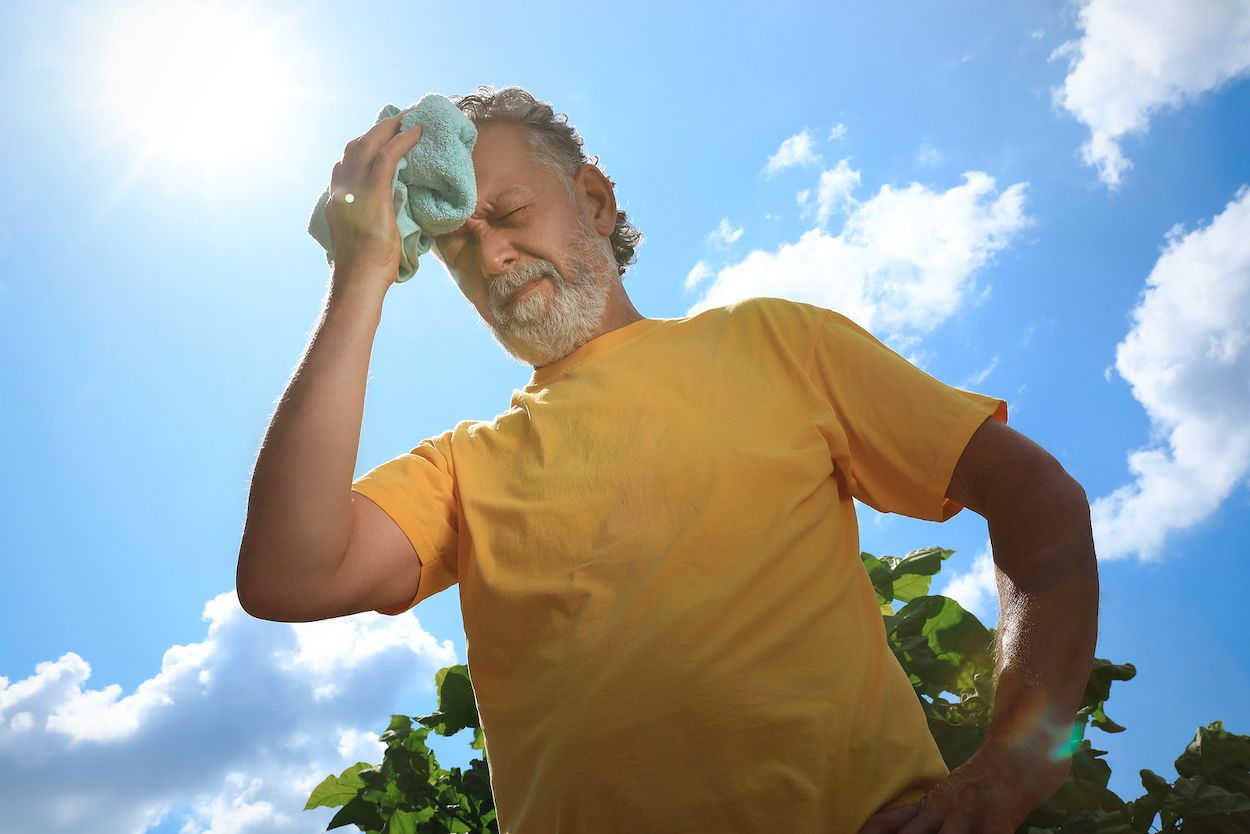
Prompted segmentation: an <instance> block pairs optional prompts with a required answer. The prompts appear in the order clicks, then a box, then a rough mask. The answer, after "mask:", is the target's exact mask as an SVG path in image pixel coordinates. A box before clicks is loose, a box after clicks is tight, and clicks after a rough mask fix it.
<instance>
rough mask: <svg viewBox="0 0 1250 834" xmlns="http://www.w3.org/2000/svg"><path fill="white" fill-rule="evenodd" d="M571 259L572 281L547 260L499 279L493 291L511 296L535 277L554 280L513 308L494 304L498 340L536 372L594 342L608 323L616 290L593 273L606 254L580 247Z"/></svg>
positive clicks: (492, 302)
mask: <svg viewBox="0 0 1250 834" xmlns="http://www.w3.org/2000/svg"><path fill="white" fill-rule="evenodd" d="M585 243H587V244H588V243H589V242H588V241H585ZM592 258H593V259H594V260H591V259H592ZM570 260H571V261H572V264H573V272H574V275H572V276H570V278H566V277H565V276H563V275H561V274H560V272H559V270H557V269H556V268H555V266H554V265H553V264H552V263H551V262H550V261H546V260H543V261H538V262H535V263H532V264H527V265H526V266H524V267H520V268H518V269H517V270H516V271H515V272H513V273H511V274H510V275H508V276H506V277H505V278H501V279H499V281H498V285H497V286H498V289H497V290H496V288H494V287H492V290H491V292H492V296H493V295H495V293H496V292H497V293H498V295H500V296H506V295H507V294H508V293H509V292H511V291H512V289H514V288H516V287H520V286H523V285H525V284H526V283H528V282H529V280H530V279H531V278H533V277H535V276H545V279H546V280H548V281H550V282H551V286H550V287H549V288H543V287H537V288H534V289H533V290H531V291H530V293H529V294H528V295H527V296H526V297H525V298H523V299H521V300H520V301H518V302H516V304H514V305H513V306H512V308H511V309H509V310H502V309H500V307H499V304H498V303H497V302H496V301H495V300H494V298H492V300H491V304H492V306H493V308H494V310H495V324H494V325H493V326H492V327H491V330H492V331H493V333H494V335H495V339H496V340H497V341H498V342H499V344H500V345H501V346H502V347H503V349H504V350H506V351H507V352H508V353H509V354H511V355H512V356H514V357H516V358H517V359H519V360H521V361H522V362H525V363H527V364H530V365H533V366H534V367H535V368H541V367H542V366H544V365H550V364H551V363H552V362H555V361H556V360H558V359H563V358H564V357H565V356H568V355H569V354H570V353H572V352H573V351H574V350H576V349H577V348H579V347H581V346H582V345H584V344H585V343H586V342H588V341H590V338H591V336H592V335H594V333H595V331H596V330H598V329H599V326H600V325H601V324H602V323H603V312H604V310H606V309H607V305H608V295H609V294H610V293H611V287H610V285H609V284H607V283H606V282H605V281H604V280H603V279H602V278H601V277H600V276H599V275H598V274H597V273H596V272H595V270H594V264H595V262H596V261H601V260H602V253H601V252H599V251H596V250H594V249H593V248H591V247H590V246H589V245H579V246H578V247H577V251H575V252H574V254H573V257H572V258H571V259H570ZM539 280H543V279H542V278H540V279H539Z"/></svg>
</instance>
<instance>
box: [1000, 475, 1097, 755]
mask: <svg viewBox="0 0 1250 834" xmlns="http://www.w3.org/2000/svg"><path fill="white" fill-rule="evenodd" d="M986 509H987V512H986V518H987V520H988V521H989V530H990V542H991V544H992V546H993V550H994V564H995V568H996V573H997V576H998V594H999V602H1000V605H999V607H1000V616H999V624H998V645H997V652H996V654H997V658H996V663H995V669H996V672H997V676H996V677H997V684H996V687H995V695H994V711H993V719H992V721H991V723H990V727H989V736H988V738H987V740H986V744H987V745H999V746H1001V747H1004V748H1006V749H1011V750H1016V751H1020V752H1031V753H1036V754H1039V755H1045V756H1047V757H1049V758H1050V759H1052V760H1057V759H1059V758H1062V757H1063V755H1066V754H1067V751H1066V750H1065V749H1064V744H1063V743H1064V742H1065V741H1066V740H1067V739H1068V738H1069V736H1070V734H1071V731H1072V727H1073V722H1074V720H1075V717H1076V712H1077V710H1078V709H1079V708H1080V705H1081V697H1082V695H1083V693H1084V691H1085V685H1086V683H1087V682H1088V680H1089V674H1090V669H1091V667H1092V663H1093V656H1094V648H1095V645H1096V644H1097V641H1098V563H1097V557H1096V555H1095V553H1094V540H1093V532H1092V529H1091V525H1090V515H1089V503H1088V500H1087V499H1086V496H1085V494H1084V491H1083V490H1082V489H1081V488H1080V486H1079V484H1077V483H1076V482H1075V481H1073V480H1072V479H1070V478H1069V477H1068V476H1067V475H1066V473H1063V471H1062V470H1058V471H1053V472H1052V471H1049V470H1048V471H1047V472H1046V473H1045V474H1041V475H1034V476H1033V477H1026V476H1022V477H1021V478H1020V479H1018V480H1017V482H1016V484H1015V485H1014V488H1013V489H1010V490H1004V491H1003V492H1001V493H999V494H998V495H997V496H994V497H993V498H992V499H991V500H990V501H989V503H987V508H986Z"/></svg>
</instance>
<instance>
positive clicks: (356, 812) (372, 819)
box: [326, 796, 386, 831]
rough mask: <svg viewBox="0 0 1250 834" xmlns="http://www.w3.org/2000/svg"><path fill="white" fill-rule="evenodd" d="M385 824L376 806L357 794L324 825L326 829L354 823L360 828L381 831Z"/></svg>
mask: <svg viewBox="0 0 1250 834" xmlns="http://www.w3.org/2000/svg"><path fill="white" fill-rule="evenodd" d="M385 824H386V820H384V819H382V817H381V816H380V815H379V814H378V811H377V808H375V807H374V806H373V804H372V803H370V802H368V801H367V800H366V799H365V798H364V797H362V796H357V797H356V798H355V799H353V800H352V801H351V802H349V803H347V804H346V805H344V806H343V807H342V808H340V809H339V812H338V813H337V814H335V815H334V819H332V820H330V824H329V825H327V826H326V831H329V830H330V829H332V828H341V827H342V826H344V825H355V826H356V827H358V828H360V829H361V830H364V831H368V830H369V829H373V830H374V831H381V830H382V826H383V825H385Z"/></svg>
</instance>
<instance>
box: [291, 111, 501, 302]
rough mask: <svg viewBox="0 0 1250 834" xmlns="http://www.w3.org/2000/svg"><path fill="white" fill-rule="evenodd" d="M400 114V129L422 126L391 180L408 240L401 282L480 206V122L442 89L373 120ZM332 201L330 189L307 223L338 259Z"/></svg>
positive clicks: (402, 232) (328, 258)
mask: <svg viewBox="0 0 1250 834" xmlns="http://www.w3.org/2000/svg"><path fill="white" fill-rule="evenodd" d="M401 112H402V113H403V114H404V115H403V118H401V119H400V120H399V124H400V127H401V128H402V129H404V130H407V129H408V128H410V127H412V126H413V125H415V124H420V125H421V138H420V139H418V140H417V144H415V145H413V146H412V149H411V150H409V151H408V152H407V153H406V154H404V155H403V156H402V157H400V159H399V163H398V165H396V166H395V176H394V177H393V178H392V180H391V197H392V199H393V201H394V202H393V205H394V207H395V221H396V222H397V223H398V225H399V236H400V238H401V239H402V240H403V253H402V254H401V255H400V260H399V276H398V277H397V278H396V279H395V282H396V283H398V284H402V283H403V282H404V281H407V280H408V279H409V278H411V277H412V276H413V275H415V274H416V272H417V266H418V264H417V258H418V256H420V255H424V254H425V253H426V252H428V251H430V246H431V245H433V243H434V236H435V235H442V234H446V233H447V232H454V231H455V230H456V229H459V228H460V227H461V226H463V225H464V223H465V221H466V220H468V219H469V215H471V214H473V209H474V208H475V207H476V206H477V178H476V177H475V176H474V174H473V146H474V145H475V144H477V125H475V124H473V122H472V121H471V120H470V119H469V117H468V116H466V115H465V114H464V113H463V112H461V110H460V108H458V107H456V104H455V102H453V101H452V100H451V99H449V98H448V97H447V96H444V95H439V94H438V93H427V94H426V95H424V96H422V98H421V100H420V101H419V102H417V103H416V104H414V105H411V106H410V107H409V108H408V109H407V110H404V111H401V110H400V109H399V108H398V107H395V106H394V105H392V104H388V105H386V106H385V107H383V108H382V112H380V113H379V114H378V117H377V119H375V120H374V124H377V123H378V122H380V121H382V120H383V119H388V118H390V117H391V116H395V115H397V114H399V113H401ZM329 202H330V189H328V188H327V189H326V190H325V191H323V192H322V193H321V197H320V198H319V199H318V200H317V205H316V206H315V207H313V212H312V217H311V218H310V219H309V221H308V233H309V234H310V235H312V236H313V238H314V239H315V240H316V241H317V242H318V243H320V244H321V246H322V247H323V248H324V249H325V250H326V263H332V262H333V261H334V244H333V242H332V241H331V240H330V227H329V226H328V225H327V224H326V214H325V209H326V204H327V203H329Z"/></svg>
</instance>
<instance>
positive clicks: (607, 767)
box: [238, 88, 1098, 834]
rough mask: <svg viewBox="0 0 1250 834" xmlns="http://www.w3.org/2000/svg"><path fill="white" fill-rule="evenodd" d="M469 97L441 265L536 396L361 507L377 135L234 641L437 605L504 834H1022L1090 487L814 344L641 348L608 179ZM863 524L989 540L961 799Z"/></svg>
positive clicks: (543, 135)
mask: <svg viewBox="0 0 1250 834" xmlns="http://www.w3.org/2000/svg"><path fill="white" fill-rule="evenodd" d="M482 89H483V90H485V92H484V93H483V94H482V95H478V96H466V97H464V98H462V99H461V100H459V101H457V104H458V106H460V107H461V109H462V110H463V111H464V112H466V114H468V115H469V116H470V117H471V118H473V120H474V121H475V123H476V124H477V126H478V130H479V134H478V140H477V144H476V146H475V147H474V150H473V164H474V170H475V176H476V178H477V189H478V196H479V204H478V206H477V208H476V211H475V212H474V213H473V215H472V216H471V217H470V218H469V220H468V221H467V222H466V223H465V224H464V225H463V226H462V227H461V228H460V229H458V230H456V231H454V232H452V233H450V234H447V235H443V236H440V237H439V238H437V239H436V241H435V252H436V254H437V256H438V258H439V259H440V260H441V261H442V262H443V263H444V264H445V265H446V267H447V269H448V271H449V273H450V274H451V276H452V277H453V278H454V279H455V281H456V282H457V284H458V286H459V287H460V290H461V292H462V293H463V294H464V295H465V297H466V299H468V301H469V302H470V303H471V304H472V305H473V306H474V307H475V308H476V309H477V311H478V313H479V314H480V315H481V317H482V319H483V321H484V322H485V323H486V324H487V325H488V326H489V327H490V329H491V331H492V332H493V333H494V335H495V337H496V338H497V339H498V340H499V342H500V344H501V345H502V346H503V347H504V348H505V349H506V350H507V351H508V352H509V353H510V354H512V355H513V356H515V357H517V358H518V359H520V360H522V361H524V362H527V363H529V364H531V365H533V366H534V373H533V376H532V377H531V381H530V383H529V384H527V385H526V386H525V388H524V389H523V390H519V391H514V392H513V395H512V401H511V407H510V408H509V409H508V410H506V411H505V412H503V413H502V414H500V415H499V416H498V417H496V418H495V419H493V420H491V421H489V422H487V421H467V420H466V421H463V422H461V423H459V424H458V425H457V426H455V427H454V428H453V429H449V430H447V431H445V432H443V433H442V434H440V435H438V436H435V437H431V438H427V439H425V440H423V441H421V443H420V444H418V445H417V446H416V447H415V448H413V449H412V450H411V451H410V452H407V453H404V454H402V455H399V456H397V457H395V458H393V459H392V460H389V461H387V462H385V463H382V464H381V465H379V466H376V467H374V468H373V469H372V470H370V471H369V472H367V473H365V474H364V475H362V476H361V477H359V478H357V479H355V480H352V472H353V467H354V463H355V455H356V452H357V446H358V443H359V432H360V422H361V416H362V411H363V399H364V388H365V376H366V373H367V369H368V359H369V352H370V349H371V347H372V338H373V334H374V331H375V329H376V326H377V323H378V321H379V320H380V311H381V304H382V298H383V296H384V295H385V292H386V289H387V288H388V287H389V286H390V284H391V282H392V281H393V279H394V276H395V274H396V270H397V267H398V262H399V248H398V238H397V234H396V230H395V229H394V215H393V214H388V210H387V207H388V206H389V204H390V200H389V181H390V176H391V173H392V172H393V171H394V167H395V164H396V161H397V160H398V158H399V156H400V155H402V154H403V153H404V152H405V151H406V150H407V149H408V148H410V147H412V144H413V142H415V141H417V140H418V139H419V137H414V136H410V135H406V134H403V133H399V134H397V133H396V131H397V129H398V117H396V118H394V119H390V120H383V121H382V122H379V123H378V124H377V125H376V126H375V127H374V128H373V129H371V130H370V131H369V132H368V133H366V134H365V135H363V136H362V137H361V138H360V139H358V140H355V141H354V142H352V143H349V145H348V147H347V149H345V152H344V160H343V162H341V163H339V164H338V165H336V166H335V170H334V175H333V177H332V180H331V194H332V195H333V199H332V201H331V204H330V209H328V210H327V215H328V219H329V222H330V226H331V231H332V234H335V235H336V239H335V251H336V253H337V255H338V258H337V260H336V263H335V265H334V270H333V276H332V279H331V284H330V292H329V296H328V298H327V303H326V311H325V314H324V316H323V318H322V320H321V322H320V323H319V326H318V330H317V332H316V333H315V335H314V338H313V340H312V342H311V344H310V347H309V350H308V353H307V355H306V357H305V361H304V363H303V364H302V365H301V368H300V370H299V372H298V373H297V375H296V377H295V378H294V380H293V381H292V383H291V385H290V387H289V389H288V391H287V395H286V397H284V399H283V401H282V402H281V403H280V405H279V408H278V411H277V413H276V414H275V416H274V420H273V424H272V425H271V427H270V432H269V435H268V437H267V438H266V442H265V446H264V448H263V449H262V452H261V455H260V458H259V460H258V463H257V467H256V472H255V474H254V476H253V486H252V493H251V496H250V500H249V508H248V521H247V526H246V529H245V531H244V540H243V545H242V547H241V549H240V557H239V573H238V592H239V598H240V601H241V603H242V604H243V605H244V607H245V608H246V610H247V611H249V612H250V613H252V614H253V615H254V616H257V617H263V618H266V619H271V620H280V621H307V620H314V619H323V618H327V617H334V616H342V615H346V614H352V613H357V612H361V611H368V610H376V611H379V612H382V613H386V614H399V613H402V612H404V611H406V610H408V609H409V608H411V607H412V606H414V605H416V604H417V603H419V602H420V601H421V600H423V599H425V598H427V597H429V596H431V595H433V594H435V593H437V592H439V591H441V590H444V589H446V588H448V587H450V586H451V585H452V584H454V583H459V586H460V589H459V593H460V601H461V607H462V610H463V614H464V622H465V637H466V646H467V649H468V664H469V670H470V675H471V677H472V680H473V686H474V691H475V694H476V697H477V703H478V709H479V713H480V716H481V719H482V726H483V730H484V732H485V738H486V743H487V757H488V761H489V764H490V769H491V779H492V790H493V793H494V798H495V802H496V808H497V811H498V818H499V823H500V831H501V832H504V834H539V833H540V832H597V833H599V834H605V833H606V834H611V832H618V831H620V832H626V831H628V832H660V831H664V832H695V831H717V832H742V833H743V834H747V833H748V832H750V833H751V834H756V832H772V831H795V832H822V833H823V832H856V831H860V830H861V829H862V830H864V831H869V832H894V831H902V832H904V834H923V833H924V832H938V831H939V830H940V831H941V832H943V834H951V832H993V834H999V832H1002V834H1006V832H1011V831H1013V830H1014V829H1015V827H1016V826H1017V825H1018V824H1019V822H1020V821H1021V820H1023V819H1024V817H1025V816H1026V815H1027V814H1028V812H1029V811H1030V810H1031V809H1032V808H1034V807H1036V805H1038V804H1040V803H1041V802H1043V801H1045V800H1046V799H1047V798H1049V797H1050V796H1051V795H1052V794H1053V793H1054V791H1055V790H1056V789H1057V788H1058V787H1059V785H1060V784H1061V783H1062V781H1063V779H1064V778H1065V776H1066V773H1067V771H1068V768H1069V763H1068V761H1067V759H1066V758H1065V757H1063V756H1055V755H1054V754H1053V751H1054V749H1055V748H1056V745H1058V744H1060V743H1061V742H1062V741H1064V740H1066V738H1067V731H1068V729H1070V727H1071V722H1072V719H1073V716H1074V714H1075V712H1076V708H1077V706H1078V705H1079V701H1080V697H1081V694H1082V691H1083V689H1084V685H1085V682H1086V679H1087V677H1088V674H1089V669H1090V663H1091V658H1092V654H1093V650H1094V643H1095V637H1096V622H1097V596H1098V585H1097V571H1096V567H1095V565H1096V563H1095V559H1094V551H1093V543H1092V536H1091V533H1090V527H1089V511H1088V504H1087V502H1086V500H1085V495H1084V491H1083V490H1082V488H1081V487H1080V485H1079V484H1078V483H1077V482H1076V481H1074V480H1073V479H1072V478H1071V477H1070V476H1069V475H1068V474H1067V473H1066V472H1065V471H1064V470H1063V468H1062V466H1060V465H1059V463H1058V462H1057V461H1056V460H1055V459H1054V458H1053V457H1052V456H1051V455H1049V454H1048V453H1047V452H1045V451H1044V450H1043V449H1041V448H1040V447H1039V446H1037V445H1036V444H1035V443H1033V442H1032V441H1030V440H1028V439H1027V438H1025V437H1024V436H1023V435H1021V434H1019V433H1017V432H1015V431H1014V430H1012V429H1009V428H1007V427H1006V425H1005V423H1006V417H1007V414H1006V403H1005V402H1003V401H1002V400H999V399H996V398H992V397H987V396H983V395H980V394H976V393H972V392H968V391H962V390H959V389H956V388H953V387H950V386H947V385H945V384H943V383H941V382H939V381H938V380H936V379H934V378H932V377H930V376H928V375H927V374H924V373H923V372H921V371H919V370H918V369H916V368H915V367H914V366H912V365H911V364H910V363H908V362H907V361H906V360H904V359H903V358H902V357H900V356H899V355H898V354H896V353H894V352H893V351H891V350H889V349H888V348H887V347H886V346H885V345H883V344H882V343H880V342H879V341H877V340H876V339H875V338H874V337H873V336H872V335H870V334H869V333H868V332H867V331H866V330H864V329H863V328H861V327H859V326H858V325H857V324H855V323H854V322H852V321H851V320H849V319H847V318H846V317H844V316H842V315H840V314H839V313H836V312H834V311H831V310H826V309H823V308H820V307H816V306H812V305H808V304H801V303H797V302H790V301H785V300H782V299H771V298H755V299H748V300H745V301H742V302H739V303H737V304H732V305H729V306H727V307H722V308H717V309H713V310H708V311H705V312H704V313H702V314H700V315H698V316H693V317H686V318H676V319H649V318H645V317H643V316H642V315H640V314H639V312H638V311H637V309H635V307H634V305H633V304H632V303H631V302H630V299H629V297H628V295H627V293H626V292H625V289H624V286H623V275H624V272H625V268H626V266H627V264H628V262H629V260H630V258H631V257H632V253H633V247H634V245H635V244H636V243H637V240H638V238H639V235H637V232H636V230H634V229H633V227H632V226H630V225H629V224H628V221H627V219H626V217H625V213H624V212H621V211H618V209H617V204H616V198H615V194H614V191H613V187H612V183H611V181H610V180H608V178H607V177H606V176H605V175H604V174H603V173H602V172H601V171H600V170H599V169H598V167H597V166H596V165H593V164H589V163H588V162H586V161H585V158H584V156H582V155H581V152H580V144H581V143H580V139H577V138H576V135H575V133H574V132H573V131H572V129H571V128H569V127H568V126H567V125H566V124H562V123H560V122H559V121H558V120H557V119H556V118H555V117H554V115H553V113H552V110H551V108H550V107H549V106H547V105H546V104H545V103H538V102H535V101H534V100H533V98H532V97H531V96H529V94H528V93H525V91H523V90H519V89H518V88H508V89H505V90H501V91H499V92H498V93H493V92H491V91H490V90H489V88H482ZM408 133H409V134H411V133H419V130H418V129H415V128H414V129H413V130H412V131H409V132H408ZM348 193H351V194H353V199H352V200H351V201H348V200H346V199H345V195H346V194H348ZM388 224H389V225H388ZM349 484H350V493H354V495H351V494H349V491H348V485H349ZM852 498H859V499H860V500H862V501H864V502H865V503H868V504H869V505H871V506H873V507H875V508H876V509H878V510H881V511H883V512H900V513H904V514H907V515H911V516H913V517H916V518H924V519H928V520H931V521H938V522H941V521H945V520H946V519H948V518H950V517H951V516H953V515H954V514H956V513H957V512H959V511H960V510H961V509H962V508H963V507H965V506H966V507H971V508H972V509H973V510H974V511H976V512H978V513H980V514H981V515H983V516H985V517H986V518H987V520H988V522H989V530H990V536H991V540H992V544H993V549H994V556H995V563H996V566H997V568H998V580H999V592H1000V597H1001V600H1002V612H1003V613H1002V620H1001V622H1000V624H999V628H1000V634H1001V645H1000V647H999V648H1000V657H999V683H998V690H997V697H996V705H995V718H994V723H993V725H992V727H991V732H990V739H989V741H987V742H986V744H985V745H984V746H983V748H982V749H981V750H980V751H979V752H978V753H977V754H976V755H975V756H974V757H973V758H972V759H971V760H969V761H968V762H967V763H966V764H965V765H963V766H961V767H960V768H958V769H956V771H955V772H953V773H951V772H948V770H947V768H946V767H945V765H944V763H943V761H942V758H941V756H940V755H939V753H938V750H937V747H936V745H935V743H934V741H933V738H932V736H931V735H930V734H929V732H928V729H927V727H926V724H925V719H924V715H923V712H922V710H921V708H920V705H919V703H918V701H917V699H916V696H915V694H914V692H913V690H912V688H911V686H910V684H909V682H908V680H907V678H906V676H905V675H904V674H903V672H902V669H901V668H900V667H899V665H898V663H897V662H896V661H895V660H894V658H893V655H892V654H891V652H890V650H889V647H888V645H887V644H886V641H885V636H884V631H883V628H882V623H881V617H880V613H879V610H878V608H877V605H876V601H875V596H874V594H873V590H872V586H871V583H870V582H869V580H868V577H867V575H866V572H865V571H864V570H863V567H862V565H861V563H860V559H859V555H858V554H859V542H858V533H857V528H856V516H855V510H854V505H853V502H852ZM349 499H350V500H349Z"/></svg>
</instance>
